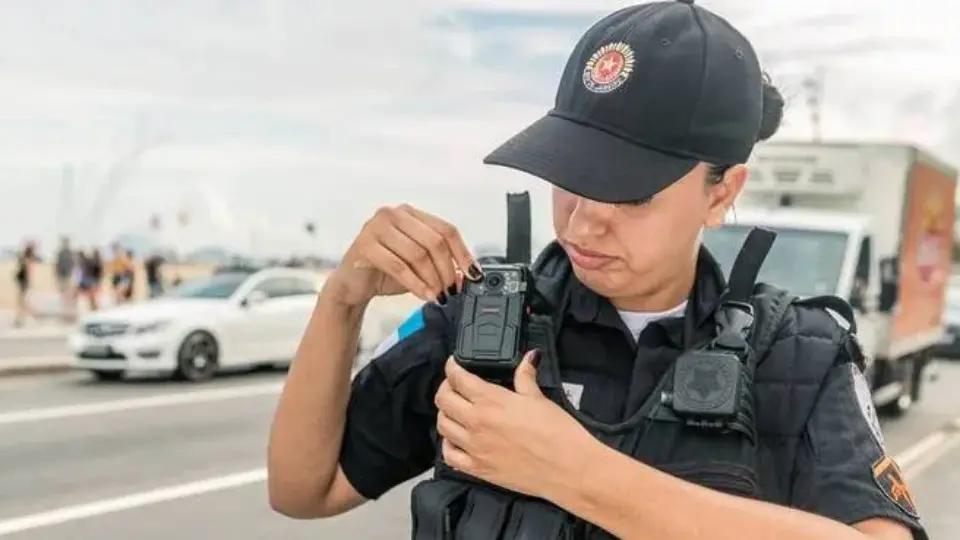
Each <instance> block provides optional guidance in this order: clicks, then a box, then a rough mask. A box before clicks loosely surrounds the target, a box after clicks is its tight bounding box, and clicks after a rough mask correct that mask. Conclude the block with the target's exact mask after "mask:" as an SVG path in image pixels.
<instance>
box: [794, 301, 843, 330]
mask: <svg viewBox="0 0 960 540" xmlns="http://www.w3.org/2000/svg"><path fill="white" fill-rule="evenodd" d="M797 304H798V305H803V306H810V307H816V308H820V309H823V310H824V311H826V312H827V313H829V314H830V316H831V317H833V319H834V320H835V321H837V324H839V325H840V327H841V328H843V329H844V330H846V331H847V332H850V333H851V334H856V333H857V319H856V317H855V315H854V312H853V307H852V306H851V305H850V303H849V302H847V301H846V300H844V299H843V298H840V297H839V296H831V295H827V296H814V297H811V298H804V299H803V300H798V301H797Z"/></svg>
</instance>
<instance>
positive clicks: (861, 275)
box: [850, 236, 871, 310]
mask: <svg viewBox="0 0 960 540" xmlns="http://www.w3.org/2000/svg"><path fill="white" fill-rule="evenodd" d="M870 243H871V242H870V237H869V236H865V237H864V238H863V240H861V241H860V252H859V254H858V256H857V271H856V273H855V274H854V279H853V287H852V289H851V291H850V305H851V306H852V307H853V308H854V309H859V310H863V309H865V304H864V302H865V295H866V294H867V289H868V287H869V285H870V261H871V253H870V252H871V249H870Z"/></svg>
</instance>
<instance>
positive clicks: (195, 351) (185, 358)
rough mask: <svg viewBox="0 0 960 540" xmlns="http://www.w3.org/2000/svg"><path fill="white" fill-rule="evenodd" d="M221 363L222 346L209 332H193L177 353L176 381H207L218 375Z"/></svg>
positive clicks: (184, 340)
mask: <svg viewBox="0 0 960 540" xmlns="http://www.w3.org/2000/svg"><path fill="white" fill-rule="evenodd" d="M219 361H220V346H219V345H218V344H217V340H216V339H215V338H214V337H213V336H212V335H210V334H209V333H207V332H204V331H201V330H198V331H196V332H191V333H190V335H188V336H187V337H186V338H184V339H183V343H181V344H180V349H179V350H178V351H177V370H176V372H175V373H174V377H175V378H176V379H180V380H185V381H193V382H197V381H206V380H209V379H211V378H213V376H214V375H215V374H216V373H217V369H218V367H219Z"/></svg>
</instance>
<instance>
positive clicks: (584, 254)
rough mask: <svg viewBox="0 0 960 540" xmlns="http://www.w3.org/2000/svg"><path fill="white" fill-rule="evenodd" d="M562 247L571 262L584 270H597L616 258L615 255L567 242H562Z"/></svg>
mask: <svg viewBox="0 0 960 540" xmlns="http://www.w3.org/2000/svg"><path fill="white" fill-rule="evenodd" d="M564 247H565V248H566V250H567V255H568V256H569V257H570V260H571V261H572V262H573V264H575V265H577V266H579V267H580V268H583V269H585V270H598V269H600V268H603V267H604V266H606V265H608V264H610V263H611V262H613V261H614V260H616V258H615V257H611V256H609V255H604V254H603V253H600V252H597V251H592V250H589V249H584V248H581V247H579V246H577V245H575V244H571V243H569V242H566V243H564Z"/></svg>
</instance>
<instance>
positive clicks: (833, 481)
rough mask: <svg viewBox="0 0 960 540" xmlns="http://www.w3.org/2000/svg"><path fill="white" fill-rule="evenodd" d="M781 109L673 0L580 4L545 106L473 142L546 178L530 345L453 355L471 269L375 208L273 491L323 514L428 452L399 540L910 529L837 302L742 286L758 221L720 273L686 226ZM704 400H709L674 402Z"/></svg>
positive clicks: (348, 259)
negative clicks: (506, 366)
mask: <svg viewBox="0 0 960 540" xmlns="http://www.w3.org/2000/svg"><path fill="white" fill-rule="evenodd" d="M782 108H783V99H782V97H781V95H780V94H779V92H778V91H777V90H776V89H775V88H774V87H773V86H772V85H771V84H770V83H769V81H766V80H765V78H764V76H763V75H762V73H761V70H760V67H759V63H758V60H757V57H756V54H755V52H754V50H753V48H752V47H751V45H750V42H749V41H747V39H746V38H744V37H743V36H742V35H741V34H740V33H739V32H738V31H737V30H735V29H734V28H733V27H732V26H730V24H729V23H728V22H727V21H725V20H724V19H722V18H720V17H719V16H717V15H715V14H713V13H711V12H710V11H708V10H706V9H704V8H702V7H699V6H696V5H694V4H693V2H691V1H685V2H672V1H665V2H657V3H650V4H643V5H638V6H634V7H631V8H626V9H623V10H620V11H618V12H616V13H613V14H611V15H609V16H608V17H606V18H604V19H603V20H601V21H599V22H598V23H597V24H596V25H595V26H593V27H592V28H591V29H590V30H589V31H588V32H587V33H586V34H585V35H584V36H583V38H582V39H581V40H580V42H579V43H578V44H577V46H576V48H575V50H574V51H573V54H572V55H571V58H570V60H569V62H568V64H567V66H566V69H565V71H564V73H563V75H562V80H561V83H560V88H559V92H558V94H557V100H556V104H555V107H554V108H553V109H552V110H551V111H550V112H549V113H548V114H547V115H546V116H545V117H544V118H543V119H541V120H539V121H537V122H536V123H534V124H533V125H532V126H530V127H529V128H527V129H526V130H525V131H523V132H522V133H520V134H519V135H517V136H516V137H514V138H513V139H511V140H510V141H508V142H507V143H506V144H504V145H503V146H501V147H500V148H498V149H497V150H495V151H494V152H493V153H492V154H491V155H490V156H488V158H487V160H486V161H487V162H488V163H492V164H497V165H501V166H507V167H512V168H515V169H518V170H521V171H525V172H528V173H531V174H533V175H536V176H538V177H540V178H543V179H544V180H546V181H548V182H550V183H551V184H553V185H554V192H553V193H554V194H553V213H554V226H555V229H556V237H557V242H556V243H554V244H552V245H551V246H550V247H548V248H547V249H546V250H545V252H544V253H543V254H541V256H540V259H539V260H538V262H537V264H536V266H535V269H534V271H535V272H536V274H537V280H536V282H537V287H538V289H539V288H541V287H543V290H544V293H543V294H544V295H545V297H547V298H548V299H550V300H551V302H552V305H553V306H554V307H555V310H554V313H553V314H552V315H551V317H552V319H549V320H551V321H552V323H550V324H552V325H553V326H550V324H547V325H546V328H552V329H553V330H552V331H548V332H546V333H545V334H543V335H546V336H547V337H546V338H541V340H540V342H538V343H536V349H537V350H538V353H537V354H533V353H530V354H528V355H527V356H526V357H525V359H524V361H523V363H522V364H521V365H520V367H519V368H518V369H517V370H516V373H515V378H514V381H513V385H512V388H509V389H508V388H507V387H505V386H503V385H496V384H491V383H489V382H487V381H485V380H483V379H481V378H478V377H477V376H475V375H473V374H471V373H468V372H467V371H465V370H464V369H462V368H461V367H460V366H459V365H458V364H457V363H456V362H455V361H453V360H451V359H450V356H451V354H452V351H453V347H454V343H455V340H456V335H455V334H456V330H455V329H456V326H455V324H456V320H457V317H458V315H459V313H460V308H461V297H460V295H459V293H460V291H461V287H462V283H463V281H462V280H463V279H472V280H475V279H480V278H481V277H482V271H481V268H480V267H479V266H478V265H477V264H476V262H475V261H474V259H473V257H472V255H471V254H470V252H469V250H468V249H467V248H466V245H467V244H466V243H465V242H464V240H463V239H462V238H461V237H460V234H459V233H458V232H457V229H456V228H455V227H454V226H453V225H452V224H450V223H449V222H447V221H444V220H443V219H441V218H439V217H436V216H434V215H431V214H428V213H426V212H423V211H421V210H418V209H416V208H412V207H410V206H407V205H401V206H398V207H395V208H384V209H381V210H379V211H378V212H377V213H376V214H375V215H374V216H373V217H372V218H371V219H370V220H369V221H368V222H367V223H366V224H365V225H364V227H363V229H362V230H361V231H360V233H359V235H358V236H357V238H356V239H355V240H354V242H353V244H352V246H351V247H350V249H349V250H348V252H347V253H346V255H345V256H344V258H343V261H342V262H341V265H340V267H339V268H338V269H337V270H336V271H335V272H334V273H333V274H332V275H331V276H330V277H329V278H328V280H327V281H326V284H325V286H324V289H323V292H322V293H321V295H320V297H319V299H318V302H317V306H316V309H315V311H314V314H313V317H312V320H311V322H310V324H309V327H308V329H307V331H306V333H305V335H304V337H303V341H302V343H301V346H300V350H299V352H298V354H297V358H296V360H295V362H294V363H293V366H292V369H291V371H290V374H289V377H288V379H287V382H286V386H285V388H284V391H283V394H282V396H281V399H280V403H279V406H278V409H277V412H276V417H275V419H274V423H273V426H272V433H271V438H270V449H269V467H268V468H269V491H270V501H271V504H272V506H273V507H274V508H275V509H276V510H277V511H279V512H281V513H283V514H286V515H289V516H293V517H297V518H316V517H327V516H334V515H337V514H341V513H343V512H346V511H348V510H350V509H352V508H354V507H356V506H358V505H360V504H362V503H363V502H364V501H367V500H370V499H376V498H378V497H380V496H381V495H383V494H384V493H385V492H387V491H388V490H390V489H391V488H393V487H394V486H396V485H398V484H400V483H402V482H404V481H406V480H409V479H411V478H414V477H416V476H418V475H420V474H422V473H424V472H425V471H427V470H429V469H430V468H431V467H435V475H436V476H435V478H434V479H431V480H427V481H425V482H423V483H421V484H420V485H418V486H417V488H415V490H414V494H413V501H412V502H413V505H412V506H413V516H412V517H413V527H414V531H413V534H414V538H416V539H423V540H427V539H438V540H439V539H441V538H458V539H474V538H476V539H484V540H498V539H504V540H510V539H514V538H551V539H553V538H611V537H617V538H638V539H656V540H674V539H677V540H680V539H684V540H687V539H694V538H710V539H712V540H742V539H744V538H748V539H767V538H770V539H773V538H776V539H778V540H823V539H828V538H829V539H831V540H845V539H849V540H857V539H865V538H878V539H890V540H894V539H903V540H906V539H909V538H926V535H925V533H924V532H923V528H922V527H921V525H920V523H919V518H918V516H917V513H916V508H915V505H914V502H913V499H912V496H911V494H910V492H909V490H908V489H907V487H906V485H905V484H904V482H903V479H902V477H901V475H900V473H899V469H898V468H897V466H896V464H895V463H894V462H893V461H892V460H891V459H890V458H889V457H888V456H887V454H886V453H885V450H884V445H883V438H882V435H881V433H880V430H879V427H878V425H877V422H876V417H875V415H874V414H873V412H872V408H871V407H870V404H869V391H868V390H866V389H865V386H864V384H865V383H864V380H863V376H862V375H861V373H860V369H861V365H862V357H861V356H860V353H859V349H858V347H857V345H856V340H855V339H854V338H853V336H852V330H853V328H851V324H850V322H849V321H850V320H852V317H851V316H850V314H849V310H848V309H846V307H845V305H843V303H842V302H839V301H838V300H837V299H834V300H833V301H830V300H829V299H813V300H796V299H793V298H792V297H789V295H786V294H785V293H783V292H782V291H780V292H777V290H776V289H774V288H770V287H764V286H760V287H757V288H754V287H753V285H754V284H753V278H755V276H756V271H757V270H758V266H759V264H760V262H762V258H763V255H764V253H762V247H763V243H764V242H763V241H762V240H763V239H762V238H761V241H759V242H754V244H756V245H752V246H745V250H744V252H743V254H745V256H744V257H742V259H743V264H741V261H740V260H739V259H738V263H737V265H735V268H734V270H733V271H732V272H731V276H730V280H729V283H728V282H727V280H726V279H725V278H724V276H723V274H722V272H721V271H720V269H719V267H718V265H717V263H716V262H715V261H714V259H713V258H712V257H711V256H710V254H709V253H708V252H707V251H706V250H705V249H704V248H702V247H701V246H700V234H701V231H702V229H703V228H704V227H717V226H720V225H721V223H722V222H723V220H724V216H725V215H726V213H727V211H728V209H730V208H731V206H732V205H733V203H734V201H735V199H736V197H737V195H738V194H739V193H740V191H741V189H742V188H743V186H744V183H745V182H746V181H747V170H746V168H745V167H744V165H743V163H745V162H746V161H747V158H748V156H749V155H750V152H751V150H752V148H753V146H754V144H755V143H756V142H757V141H758V140H763V139H766V138H768V137H770V136H771V135H772V134H773V133H774V132H775V131H776V129H777V127H778V125H779V121H780V117H781V114H782ZM747 244H751V242H750V241H748V242H747ZM758 246H759V247H758ZM766 247H767V248H769V244H767V245H766ZM748 248H749V249H748ZM751 250H752V251H751ZM798 262H799V261H798ZM407 292H410V293H413V294H414V295H417V296H419V297H420V298H422V299H423V300H425V301H426V302H427V303H426V304H425V305H424V306H423V307H422V308H421V309H420V310H418V311H417V312H416V313H414V314H413V315H412V316H411V317H410V319H408V320H407V321H406V322H405V323H404V324H403V325H401V326H400V328H399V329H398V330H397V332H396V333H395V335H394V336H392V338H391V339H388V340H387V341H386V342H385V343H384V344H382V345H381V347H380V348H379V350H378V351H377V352H376V353H375V358H374V359H373V360H372V361H371V363H370V364H369V365H367V366H366V367H365V368H364V369H363V370H362V371H361V372H360V373H359V374H358V375H357V376H356V378H355V380H354V382H353V384H352V387H351V384H350V367H351V365H352V362H353V355H354V353H355V351H356V344H357V339H358V337H357V336H358V333H359V330H360V324H361V321H362V319H363V314H364V310H365V309H366V307H367V305H368V303H369V302H370V301H371V300H372V299H373V298H374V297H376V296H384V295H395V294H402V293H407ZM737 300H742V302H737ZM737 306H741V307H743V306H747V307H744V308H743V310H742V311H741V312H740V313H744V314H747V316H746V317H740V316H736V315H732V314H733V313H734V312H736V310H737V309H740V308H738V307H737ZM750 306H752V307H750ZM827 307H829V308H830V309H827ZM738 320H739V321H746V323H744V324H742V325H740V326H737V324H739V323H735V321H738ZM545 324H546V323H545ZM745 325H746V326H745ZM743 336H749V344H748V345H746V346H741V345H742V344H743V343H744V341H743V340H744V339H747V338H744V337H743ZM731 354H732V355H733V356H731ZM731 358H733V363H730V361H729V360H730V359H731ZM711 359H713V360H715V361H712V360H711ZM728 388H735V389H737V391H736V392H726V390H725V389H728ZM731 395H737V396H746V397H743V398H742V399H741V398H737V399H738V400H739V401H736V403H734V402H733V401H731V400H730V399H728V398H729V396H731ZM669 396H675V397H674V398H673V399H668V397H669ZM717 396H719V397H717ZM715 398H717V399H715ZM704 404H708V405H709V407H706V408H704V407H705V405H704ZM711 407H712V408H713V409H717V410H720V409H724V408H727V407H730V410H729V411H727V412H726V413H723V414H724V415H726V416H723V415H715V416H713V417H711V418H712V420H710V421H702V418H701V417H699V416H696V415H698V414H706V413H710V414H714V413H715V412H716V411H713V410H708V409H710V408H711ZM698 411H699V412H698ZM728 413H729V414H728Z"/></svg>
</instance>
